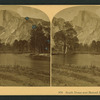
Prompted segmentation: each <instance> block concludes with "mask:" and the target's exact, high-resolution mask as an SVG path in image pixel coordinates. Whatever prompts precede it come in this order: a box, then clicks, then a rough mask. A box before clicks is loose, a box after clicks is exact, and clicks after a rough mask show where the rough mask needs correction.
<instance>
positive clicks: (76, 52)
mask: <svg viewBox="0 0 100 100" xmlns="http://www.w3.org/2000/svg"><path fill="white" fill-rule="evenodd" d="M73 54H95V55H100V52H93V51H91V52H90V51H71V52H70V53H67V55H73ZM52 55H64V53H63V52H52Z"/></svg>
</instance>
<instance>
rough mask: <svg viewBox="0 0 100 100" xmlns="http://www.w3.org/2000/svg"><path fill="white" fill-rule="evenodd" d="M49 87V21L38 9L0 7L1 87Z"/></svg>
mask: <svg viewBox="0 0 100 100" xmlns="http://www.w3.org/2000/svg"><path fill="white" fill-rule="evenodd" d="M49 85H50V21H49V18H48V16H47V15H46V14H45V13H44V12H42V11H41V10H39V9H36V8H31V7H25V6H18V5H1V6H0V86H49Z"/></svg>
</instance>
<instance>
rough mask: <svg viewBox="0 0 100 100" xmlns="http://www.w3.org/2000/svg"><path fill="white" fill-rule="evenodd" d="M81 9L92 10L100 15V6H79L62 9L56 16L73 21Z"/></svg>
mask: <svg viewBox="0 0 100 100" xmlns="http://www.w3.org/2000/svg"><path fill="white" fill-rule="evenodd" d="M80 10H87V11H91V12H93V13H95V14H97V15H98V16H100V6H77V7H70V8H66V9H63V10H61V11H60V12H58V13H57V14H56V15H55V17H57V18H64V19H65V20H66V21H71V20H72V19H73V18H74V17H75V16H76V15H77V14H78V13H79V11H80Z"/></svg>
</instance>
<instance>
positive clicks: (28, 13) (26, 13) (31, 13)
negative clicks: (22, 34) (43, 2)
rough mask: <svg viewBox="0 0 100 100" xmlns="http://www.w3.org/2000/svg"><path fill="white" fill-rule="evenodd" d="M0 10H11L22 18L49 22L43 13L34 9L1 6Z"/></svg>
mask: <svg viewBox="0 0 100 100" xmlns="http://www.w3.org/2000/svg"><path fill="white" fill-rule="evenodd" d="M0 10H11V11H15V12H17V13H18V14H20V16H22V17H31V18H39V19H43V20H45V21H49V18H48V16H47V15H46V14H45V13H44V12H42V11H41V10H38V9H36V8H31V7H25V6H18V5H1V6H0Z"/></svg>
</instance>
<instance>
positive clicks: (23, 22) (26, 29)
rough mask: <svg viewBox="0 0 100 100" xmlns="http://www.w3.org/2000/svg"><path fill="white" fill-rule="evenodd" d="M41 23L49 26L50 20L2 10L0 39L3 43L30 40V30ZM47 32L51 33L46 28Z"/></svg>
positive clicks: (0, 12)
mask: <svg viewBox="0 0 100 100" xmlns="http://www.w3.org/2000/svg"><path fill="white" fill-rule="evenodd" d="M38 24H41V25H42V26H43V27H44V30H45V27H49V22H47V21H44V20H42V19H35V18H29V17H26V18H24V17H21V16H20V15H19V14H18V13H16V12H13V11H9V10H1V11H0V39H1V42H3V43H10V44H12V43H13V42H14V41H15V40H16V39H17V40H29V39H30V32H31V30H32V26H33V25H36V26H37V25H38ZM45 34H49V33H47V32H46V30H45Z"/></svg>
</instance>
